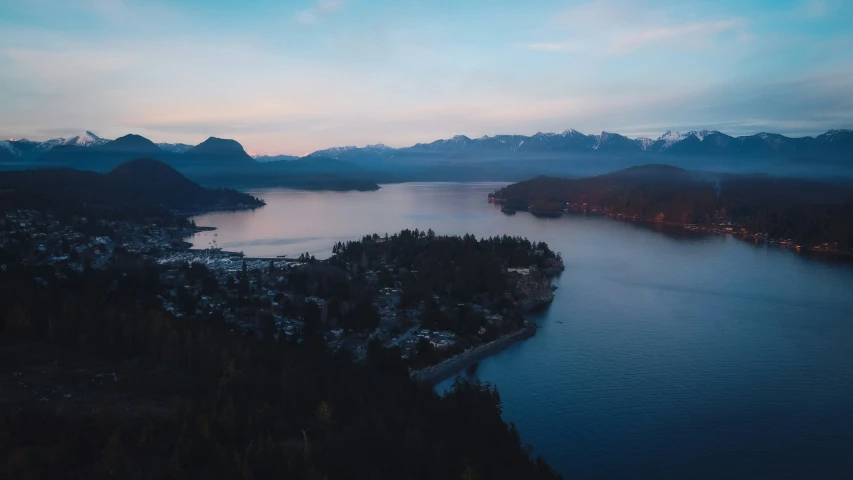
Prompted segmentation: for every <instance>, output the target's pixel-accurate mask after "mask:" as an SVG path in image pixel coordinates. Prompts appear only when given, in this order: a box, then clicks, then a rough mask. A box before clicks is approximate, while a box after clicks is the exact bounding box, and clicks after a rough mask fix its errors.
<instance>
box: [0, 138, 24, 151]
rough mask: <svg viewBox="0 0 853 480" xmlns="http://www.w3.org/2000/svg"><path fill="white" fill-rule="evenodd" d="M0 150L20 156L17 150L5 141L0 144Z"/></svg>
mask: <svg viewBox="0 0 853 480" xmlns="http://www.w3.org/2000/svg"><path fill="white" fill-rule="evenodd" d="M0 148H2V149H4V150H6V151H8V152H9V153H11V154H13V155H20V152H19V151H18V149H16V148H15V147H13V146H12V144H11V143H9V142H8V141H6V140H4V141H2V142H0Z"/></svg>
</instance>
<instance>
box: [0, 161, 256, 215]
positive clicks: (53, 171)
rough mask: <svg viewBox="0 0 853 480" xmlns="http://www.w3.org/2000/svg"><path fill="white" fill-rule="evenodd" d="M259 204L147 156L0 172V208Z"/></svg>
mask: <svg viewBox="0 0 853 480" xmlns="http://www.w3.org/2000/svg"><path fill="white" fill-rule="evenodd" d="M263 205H264V202H263V201H262V200H260V199H257V198H255V197H253V196H251V195H248V194H245V193H241V192H238V191H236V190H230V189H209V188H204V187H201V186H199V185H198V184H196V183H194V182H192V181H191V180H189V179H187V178H186V177H184V176H183V175H181V174H180V173H179V172H178V171H177V170H175V169H174V168H172V167H170V166H168V165H166V164H165V163H163V162H160V161H158V160H151V159H137V160H131V161H129V162H126V163H123V164H121V165H119V166H117V167H116V168H114V169H113V170H111V171H110V172H108V173H105V174H101V173H95V172H91V171H85V170H74V169H70V168H46V169H36V170H22V171H12V172H0V207H3V208H34V209H39V210H45V209H46V210H54V209H69V208H79V209H80V210H85V209H99V210H134V211H141V212H144V211H151V210H163V209H165V210H173V211H182V212H190V211H206V210H216V209H242V208H255V207H260V206H263Z"/></svg>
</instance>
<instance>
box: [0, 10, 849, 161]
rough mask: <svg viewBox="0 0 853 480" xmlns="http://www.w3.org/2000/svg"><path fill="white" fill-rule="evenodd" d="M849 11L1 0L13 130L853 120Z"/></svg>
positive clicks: (311, 143) (0, 39)
mask: <svg viewBox="0 0 853 480" xmlns="http://www.w3.org/2000/svg"><path fill="white" fill-rule="evenodd" d="M851 19H853V2H851V1H849V0H714V1H704V0H696V1H692V0H678V1H669V0H658V1H648V2H644V1H642V0H592V1H557V0H542V1H536V0H527V1H525V2H518V1H504V0H464V1H463V0H449V1H445V0H432V1H425V0H422V1H409V0H243V1H225V0H0V135H2V136H3V137H7V138H21V137H26V138H29V139H31V140H46V139H48V138H53V137H58V136H73V135H75V134H78V133H80V132H82V131H84V130H91V131H93V132H95V133H96V134H98V135H100V136H102V137H106V138H115V137H118V136H121V135H124V134H127V133H137V134H140V135H143V136H145V137H147V138H149V139H151V140H153V141H155V142H183V143H189V144H195V143H199V142H201V141H203V140H204V139H205V138H207V137H209V136H217V137H223V138H233V139H236V140H237V141H239V142H240V143H242V144H243V146H244V147H245V149H246V150H247V151H249V152H252V153H258V154H279V153H281V154H295V155H302V154H305V153H308V152H311V151H314V150H317V149H321V148H327V147H333V146H343V145H358V146H363V145H366V144H374V143H385V144H387V145H390V146H394V147H403V146H408V145H412V144H414V143H418V142H429V141H433V140H436V139H439V138H448V137H452V136H453V135H457V134H462V135H468V136H470V137H480V136H483V135H495V134H525V135H530V134H533V133H536V132H539V131H543V132H561V131H564V130H567V129H570V128H574V129H577V130H579V131H581V132H584V133H599V132H601V131H603V130H606V131H609V132H618V133H622V134H625V135H628V136H632V137H634V136H641V135H642V136H649V137H653V138H656V137H657V136H659V135H660V134H661V133H663V132H664V131H666V130H673V131H676V130H678V131H686V130H693V129H706V128H707V129H717V130H720V131H723V132H725V133H729V134H732V135H745V134H753V133H757V132H761V131H768V132H776V133H783V134H787V135H792V136H800V135H816V134H819V133H822V132H824V131H826V130H828V129H832V128H853V20H851Z"/></svg>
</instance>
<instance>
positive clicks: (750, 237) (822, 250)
mask: <svg viewBox="0 0 853 480" xmlns="http://www.w3.org/2000/svg"><path fill="white" fill-rule="evenodd" d="M489 201H490V203H495V204H501V203H505V200H504V199H499V198H494V197H491V198H489ZM501 212H503V213H504V214H512V215H514V214H515V213H516V212H527V213H529V214H531V215H533V216H535V217H538V218H559V217H561V216H563V215H582V216H586V215H597V216H601V217H606V218H612V219H614V220H621V221H624V222H628V223H633V224H637V225H663V226H667V227H673V228H680V229H682V230H686V231H689V232H696V233H701V234H705V235H723V236H727V235H731V236H732V238H736V239H738V240H741V241H745V242H746V241H752V242H755V243H756V244H757V243H764V244H767V245H769V246H772V247H776V248H780V249H783V250H792V251H794V252H796V253H808V254H813V255H816V256H835V257H840V258H847V259H851V258H853V252H847V251H844V250H839V249H835V248H827V247H821V246H811V247H808V246H801V245H796V244H793V243H785V242H790V241H789V240H784V239H779V238H768V237H766V236H760V235H759V234H754V233H740V232H738V231H727V230H721V229H711V228H702V227H697V226H695V225H691V224H684V223H681V222H671V221H654V220H647V219H642V218H632V217H628V216H626V215H621V214H614V213H606V212H589V211H577V210H573V211H562V212H549V213H548V214H542V213H541V212H534V211H531V210H529V209H526V208H525V209H515V208H509V207H503V208H501ZM509 212H511V213H509Z"/></svg>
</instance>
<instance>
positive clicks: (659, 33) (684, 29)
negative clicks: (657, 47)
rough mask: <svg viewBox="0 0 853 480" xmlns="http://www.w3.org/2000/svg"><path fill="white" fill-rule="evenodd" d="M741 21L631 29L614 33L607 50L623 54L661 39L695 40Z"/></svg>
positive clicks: (734, 26)
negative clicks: (690, 38) (688, 38)
mask: <svg viewBox="0 0 853 480" xmlns="http://www.w3.org/2000/svg"><path fill="white" fill-rule="evenodd" d="M743 23H744V22H743V20H741V19H737V18H733V19H728V20H720V21H716V22H698V23H690V24H686V25H680V26H667V27H660V28H652V29H637V30H631V31H627V32H625V33H622V34H617V35H615V36H614V37H613V38H612V40H611V43H610V50H609V51H610V52H611V53H613V54H624V53H629V52H631V51H633V50H635V49H637V48H639V47H641V46H643V45H645V44H649V43H655V42H659V41H661V40H675V39H679V41H683V40H684V38H685V37H692V38H693V39H694V40H695V39H696V38H697V37H698V38H704V37H708V36H711V35H715V34H718V33H721V32H724V31H726V30H731V29H733V28H737V27H740V26H742V25H743Z"/></svg>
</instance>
